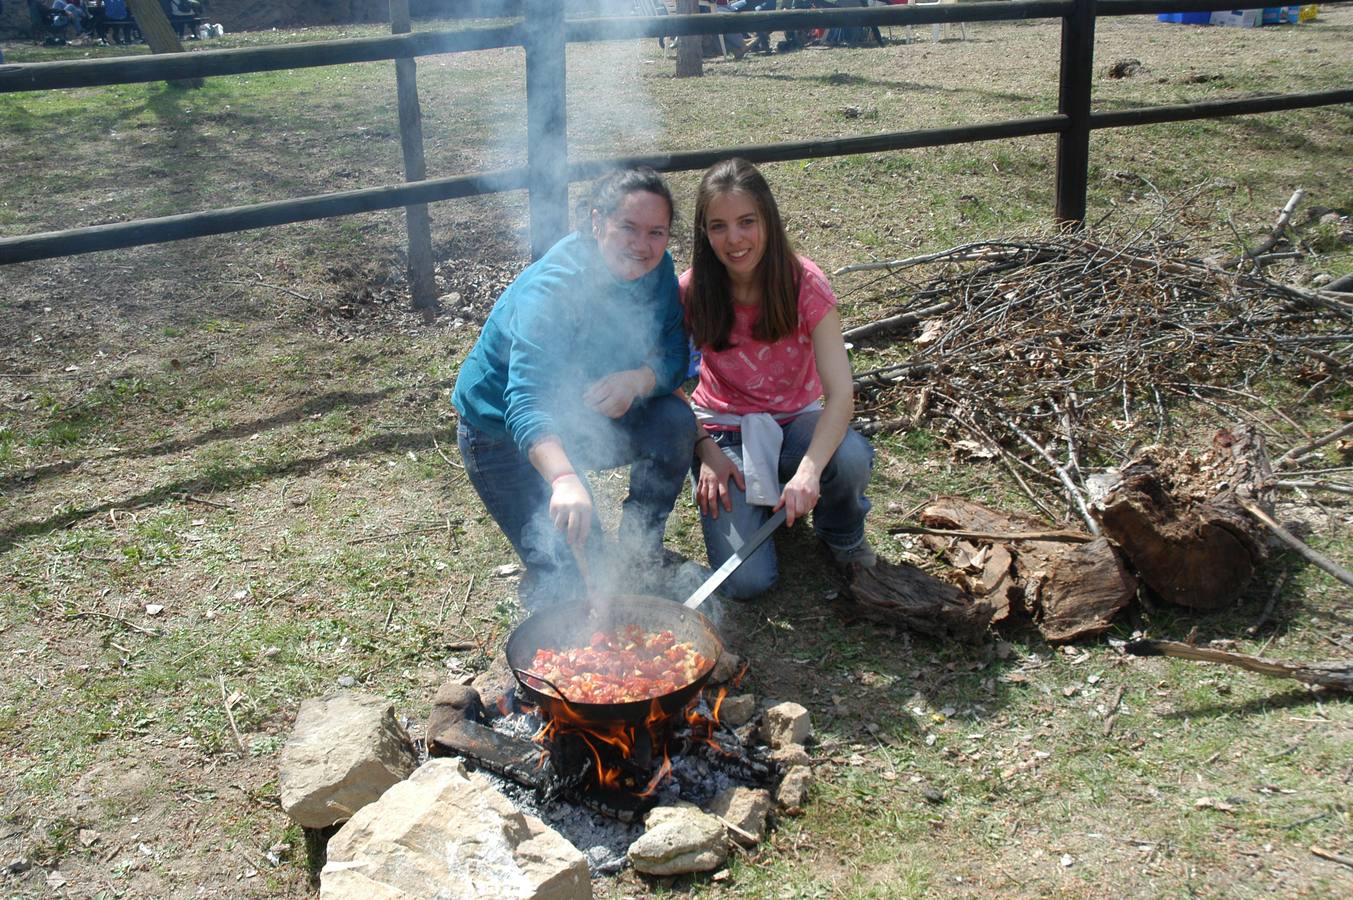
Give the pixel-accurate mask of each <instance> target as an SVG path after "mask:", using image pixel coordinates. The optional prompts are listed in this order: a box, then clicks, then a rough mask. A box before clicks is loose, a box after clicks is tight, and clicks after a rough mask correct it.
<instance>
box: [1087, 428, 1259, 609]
mask: <svg viewBox="0 0 1353 900" xmlns="http://www.w3.org/2000/svg"><path fill="white" fill-rule="evenodd" d="M1270 477H1271V472H1270V469H1269V464H1268V458H1267V455H1266V454H1265V452H1264V444H1263V440H1262V438H1261V437H1260V436H1259V435H1258V434H1256V433H1255V432H1254V431H1252V430H1251V429H1249V428H1247V427H1243V426H1241V427H1236V428H1234V429H1232V430H1230V431H1227V430H1222V431H1219V432H1218V433H1217V435H1216V436H1215V438H1214V439H1213V446H1212V448H1211V449H1210V450H1208V451H1206V452H1205V453H1203V454H1200V455H1199V456H1197V457H1195V456H1194V455H1192V454H1190V453H1188V452H1187V451H1178V450H1170V449H1166V448H1159V447H1157V448H1151V449H1148V450H1146V451H1144V452H1143V453H1142V454H1140V455H1139V456H1138V457H1137V458H1135V459H1133V460H1132V461H1131V462H1130V463H1128V465H1127V466H1125V467H1124V468H1123V469H1122V470H1121V471H1119V472H1118V473H1117V477H1116V480H1114V481H1112V482H1110V483H1109V484H1108V485H1107V489H1106V490H1105V492H1104V494H1103V496H1102V497H1101V498H1100V499H1098V500H1097V501H1095V502H1094V503H1093V505H1092V509H1091V512H1092V514H1093V515H1094V517H1095V519H1096V521H1098V522H1099V523H1100V525H1101V527H1102V528H1103V530H1104V534H1105V536H1106V537H1108V538H1109V539H1111V540H1112V541H1113V542H1114V543H1116V544H1117V545H1118V546H1119V548H1121V550H1122V551H1123V553H1124V555H1125V556H1126V557H1127V559H1128V561H1129V563H1131V565H1132V567H1133V568H1134V569H1135V570H1136V572H1137V574H1138V576H1139V577H1140V578H1141V579H1142V581H1144V582H1145V583H1146V584H1147V585H1148V586H1149V587H1150V588H1151V589H1152V590H1153V591H1155V593H1156V594H1158V595H1159V596H1160V597H1161V598H1162V599H1163V600H1166V601H1169V602H1171V603H1175V604H1178V605H1180V606H1188V607H1193V608H1195V609H1219V608H1221V607H1224V606H1229V605H1230V604H1232V603H1234V602H1235V601H1236V600H1237V599H1238V598H1239V596H1240V594H1241V591H1243V590H1244V588H1245V586H1246V585H1247V584H1248V583H1249V581H1250V578H1251V577H1252V576H1253V574H1254V571H1255V569H1256V567H1257V566H1258V565H1259V564H1260V563H1262V562H1263V561H1264V559H1266V558H1267V556H1268V546H1267V537H1268V535H1267V533H1266V532H1265V530H1264V528H1263V527H1262V526H1261V525H1260V524H1259V523H1258V522H1257V521H1256V520H1255V519H1254V518H1253V517H1252V516H1250V515H1249V514H1248V513H1246V511H1245V510H1244V508H1243V507H1242V506H1241V505H1240V504H1239V503H1238V502H1237V500H1236V492H1237V490H1238V489H1243V491H1242V492H1243V493H1247V494H1249V495H1250V496H1251V497H1253V498H1254V499H1255V500H1256V501H1259V502H1262V501H1261V500H1260V493H1261V486H1262V485H1265V484H1266V483H1267V482H1268V481H1269V479H1270Z"/></svg>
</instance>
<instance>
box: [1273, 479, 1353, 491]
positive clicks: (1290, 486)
mask: <svg viewBox="0 0 1353 900" xmlns="http://www.w3.org/2000/svg"><path fill="white" fill-rule="evenodd" d="M1266 486H1267V487H1275V488H1283V489H1284V490H1288V491H1295V490H1305V491H1332V492H1334V493H1336V494H1353V486H1351V485H1347V484H1335V483H1333V482H1329V481H1271V482H1269V484H1268V485H1266Z"/></svg>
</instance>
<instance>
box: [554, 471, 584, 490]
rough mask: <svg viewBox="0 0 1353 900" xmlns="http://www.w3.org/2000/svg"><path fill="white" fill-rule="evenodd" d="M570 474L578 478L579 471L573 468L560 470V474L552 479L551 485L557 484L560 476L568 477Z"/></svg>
mask: <svg viewBox="0 0 1353 900" xmlns="http://www.w3.org/2000/svg"><path fill="white" fill-rule="evenodd" d="M570 475H572V476H574V477H575V478H576V477H577V475H578V473H577V472H575V471H573V470H572V469H569V470H568V471H567V472H560V473H559V474H558V475H556V476H554V477H553V478H551V479H550V487H554V486H555V485H556V484H558V483H559V479H560V478H568V477H569V476H570Z"/></svg>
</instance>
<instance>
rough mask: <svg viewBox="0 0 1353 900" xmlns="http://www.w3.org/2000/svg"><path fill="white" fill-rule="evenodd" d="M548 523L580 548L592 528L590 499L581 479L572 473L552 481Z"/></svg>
mask: <svg viewBox="0 0 1353 900" xmlns="http://www.w3.org/2000/svg"><path fill="white" fill-rule="evenodd" d="M550 521H552V522H553V523H554V527H555V528H558V529H559V530H560V531H562V532H563V533H564V538H565V539H566V540H567V541H568V542H569V543H570V544H572V545H573V546H575V547H581V546H582V545H583V542H584V541H586V540H587V532H588V531H589V530H590V529H591V527H592V497H591V496H590V495H589V494H588V493H587V488H586V487H585V486H584V485H583V482H582V479H581V478H579V477H578V476H577V475H574V474H572V473H570V474H568V475H562V476H560V477H559V478H556V479H555V480H554V487H553V490H552V492H551V494H550Z"/></svg>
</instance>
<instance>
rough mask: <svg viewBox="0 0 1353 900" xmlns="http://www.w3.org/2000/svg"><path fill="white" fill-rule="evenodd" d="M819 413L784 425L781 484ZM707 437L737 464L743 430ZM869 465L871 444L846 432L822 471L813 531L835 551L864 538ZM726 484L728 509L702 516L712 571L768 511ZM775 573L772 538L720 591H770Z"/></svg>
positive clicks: (736, 594)
mask: <svg viewBox="0 0 1353 900" xmlns="http://www.w3.org/2000/svg"><path fill="white" fill-rule="evenodd" d="M821 417H822V413H821V412H820V411H815V412H809V413H804V414H803V415H801V416H799V417H798V418H796V419H794V421H792V422H790V423H789V424H787V425H785V426H784V443H783V444H782V445H781V446H780V472H779V476H780V482H781V483H784V482H786V481H788V480H789V479H791V478H793V477H794V473H795V472H796V471H798V468H799V463H800V462H801V461H802V460H803V456H804V454H805V453H807V452H808V445H809V444H810V443H811V442H812V440H813V429H814V428H816V427H817V422H818V419H820V418H821ZM710 436H711V437H713V438H714V441H715V443H717V444H718V445H719V447H720V448H721V449H722V450H723V452H724V453H726V454H727V455H728V457H729V458H730V459H732V460H733V461H734V462H737V463H739V465H740V464H741V461H742V434H741V432H737V431H724V432H710ZM873 468H874V448H873V447H872V446H870V444H869V441H867V440H865V439H864V438H863V437H861V436H860V435H859V434H858V433H857V432H855V431H853V430H847V431H846V436H845V438H844V439H842V441H841V446H840V447H837V448H836V453H834V454H833V455H832V458H831V461H830V462H829V463H827V468H826V470H824V471H823V473H822V481H821V486H822V492H821V495H820V496H819V497H818V502H817V506H816V507H814V509H813V532H814V533H815V534H816V535H817V536H818V539H819V540H821V541H822V542H823V543H824V544H826V545H827V546H828V547H830V548H832V549H833V550H849V549H851V548H853V547H855V546H856V545H857V544H859V543H860V541H862V540H864V517H865V515H867V514H868V512H869V507H870V504H869V499H868V498H867V497H865V495H864V490H865V488H866V487H868V485H869V475H870V473H871V472H872V471H873ZM694 471H695V473H696V475H697V477H698V476H699V471H700V463H699V460H696V462H695V465H694ZM728 486H729V494H730V499H731V500H732V503H733V509H732V511H731V512H730V511H728V510H726V509H724V508H722V507H720V508H719V517H718V518H717V519H714V518H711V517H709V516H707V515H705V514H704V513H701V515H700V528H701V530H702V531H703V532H704V533H705V553H706V554H708V556H709V564H710V566H711V567H712V568H716V569H717V568H718V567H719V566H721V565H723V563H724V561H725V560H727V559H728V557H730V556H732V555H733V551H734V550H736V549H737V548H738V547H740V546H742V542H743V541H744V540H746V539H747V538H748V537H750V536H751V535H752V533H753V532H755V531H756V529H757V528H759V527H761V524H762V523H763V522H765V521H766V519H768V518H770V515H771V507H769V506H751V505H749V504H748V503H747V497H746V495H745V494H744V493H743V492H742V491H740V490H738V487H737V485H736V484H733V483H732V482H731V481H730V482H729V485H728ZM778 576H779V566H778V563H777V562H776V558H775V544H774V541H766V543H764V544H762V545H761V547H760V549H758V550H757V551H756V552H755V553H753V554H752V555H751V557H750V558H749V559H748V560H747V561H746V562H744V563H743V564H742V565H741V567H739V568H738V570H737V571H736V572H734V573H733V574H732V575H730V576H729V578H728V580H727V581H725V582H724V583H723V587H721V588H720V589H719V592H720V593H721V594H723V595H725V596H727V597H731V598H734V599H738V600H742V599H746V598H748V597H753V596H755V595H757V594H760V593H761V592H763V591H765V590H767V589H769V588H770V586H771V585H773V584H775V579H776V578H777V577H778Z"/></svg>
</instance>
